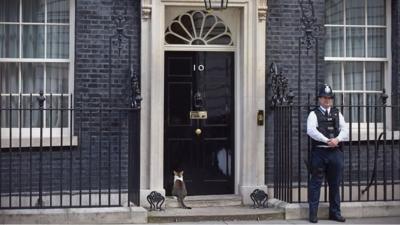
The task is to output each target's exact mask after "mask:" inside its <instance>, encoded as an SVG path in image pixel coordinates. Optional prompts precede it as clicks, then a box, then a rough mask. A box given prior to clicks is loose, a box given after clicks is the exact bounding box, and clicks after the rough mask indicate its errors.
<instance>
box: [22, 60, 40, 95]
mask: <svg viewBox="0 0 400 225" xmlns="http://www.w3.org/2000/svg"><path fill="white" fill-rule="evenodd" d="M21 77H22V80H21V83H22V93H25V94H29V93H39V91H41V90H43V85H44V80H43V77H44V70H43V64H42V63H22V64H21Z"/></svg>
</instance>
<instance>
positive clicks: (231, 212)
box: [148, 206, 284, 223]
mask: <svg viewBox="0 0 400 225" xmlns="http://www.w3.org/2000/svg"><path fill="white" fill-rule="evenodd" d="M282 219H284V210H283V209H273V208H267V209H253V208H251V207H250V206H227V207H200V208H192V209H181V208H170V209H166V210H163V211H152V212H149V213H148V222H149V223H175V222H198V221H234V220H253V221H257V220H282Z"/></svg>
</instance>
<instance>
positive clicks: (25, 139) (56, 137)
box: [0, 0, 77, 148]
mask: <svg viewBox="0 0 400 225" xmlns="http://www.w3.org/2000/svg"><path fill="white" fill-rule="evenodd" d="M18 1H20V2H19V21H18V22H0V24H13V25H19V56H18V58H0V62H10V63H18V64H19V65H18V68H19V69H18V73H19V74H18V75H19V81H20V82H19V85H20V86H21V63H28V62H31V63H43V65H45V63H68V94H65V95H64V96H68V106H69V107H72V106H73V102H72V105H71V100H70V96H71V93H74V62H75V0H69V23H68V24H67V23H48V22H47V1H48V0H44V1H45V18H44V22H40V23H37V22H23V21H22V1H23V0H18ZM25 24H26V25H45V26H44V27H45V28H44V29H45V30H44V32H45V34H46V33H47V25H65V26H69V58H68V59H53V58H47V35H45V36H44V37H45V39H44V43H45V44H44V58H22V25H25ZM43 80H44V89H46V66H44V79H43ZM19 90H21V87H20V88H19ZM44 91H45V90H44ZM0 94H1V96H2V97H4V96H5V97H7V96H9V95H10V94H9V93H0ZM44 94H45V95H46V94H47V93H44ZM48 94H50V93H48ZM12 96H20V94H19V93H18V94H12ZM22 96H29V94H22ZM32 96H33V99H34V100H36V97H37V96H39V94H37V93H35V94H32ZM53 96H54V97H55V96H61V94H53ZM46 98H47V99H49V95H47V96H46ZM68 111H69V112H65V113H67V114H68V125H67V127H65V128H52V129H50V128H46V127H43V136H42V137H43V143H42V144H43V146H49V145H50V136H52V137H53V138H52V142H53V143H52V146H60V145H61V142H63V144H62V145H63V146H67V145H70V144H71V142H72V145H77V138H76V137H72V140H71V138H70V132H71V129H70V128H71V127H70V124H71V123H70V121H69V119H70V118H71V116H70V110H68ZM44 121H46V113H44ZM20 122H21V121H19V123H20ZM73 126H74V121H72V130H73ZM61 129H62V131H61ZM10 132H11V139H10ZM61 133H63V138H62V141H61ZM50 134H51V135H50ZM1 135H2V136H1V146H0V147H1V148H9V147H10V143H11V147H12V148H17V147H20V146H21V147H27V146H31V143H30V142H32V146H33V147H37V146H39V145H40V142H39V139H40V128H36V127H35V128H32V129H30V128H21V135H20V128H11V130H10V128H1ZM20 136H21V137H20ZM31 139H32V140H31Z"/></svg>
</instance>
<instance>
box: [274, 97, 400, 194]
mask: <svg viewBox="0 0 400 225" xmlns="http://www.w3.org/2000/svg"><path fill="white" fill-rule="evenodd" d="M399 98H400V96H391V98H389V99H390V100H393V101H396V100H397V99H399ZM346 99H347V101H346ZM362 99H364V101H363V100H362ZM387 100H388V96H387V95H386V94H385V93H384V92H382V93H378V94H376V93H375V94H362V93H358V94H357V93H356V94H336V98H335V103H336V104H335V105H336V107H338V108H339V110H340V111H341V112H342V113H343V115H344V117H345V119H346V122H347V123H348V126H349V139H348V140H347V141H345V142H343V143H342V144H343V145H342V150H343V152H344V155H345V159H344V165H345V166H344V171H343V179H342V182H341V198H342V201H349V202H352V201H392V200H400V163H399V162H400V141H399V140H400V131H399V130H400V129H399V128H400V127H399V126H400V113H399V112H400V107H399V105H396V104H392V105H388V104H387ZM311 102H312V104H311ZM363 102H367V103H369V104H363ZM314 104H315V100H314V99H311V98H310V96H308V103H307V104H304V105H295V104H293V103H292V101H282V102H281V104H277V105H275V106H274V109H273V110H272V115H273V117H274V145H273V151H274V172H273V174H274V197H275V198H278V199H281V200H283V201H286V202H307V186H308V181H309V173H308V169H307V162H308V161H310V160H309V156H310V151H311V141H310V139H309V137H308V136H307V134H306V121H307V116H308V113H309V112H310V111H311V110H313V109H314V108H315V105H314ZM321 198H322V200H323V201H327V200H328V186H327V184H326V182H325V184H324V186H323V188H322V190H321Z"/></svg>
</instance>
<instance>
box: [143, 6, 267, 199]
mask: <svg viewBox="0 0 400 225" xmlns="http://www.w3.org/2000/svg"><path fill="white" fill-rule="evenodd" d="M266 4H267V3H266V0H230V1H229V8H235V9H238V10H239V12H240V13H239V14H240V25H239V26H240V30H238V29H233V30H237V31H236V32H235V33H236V34H233V36H235V35H236V37H237V38H234V40H235V39H236V40H237V43H235V48H233V49H232V48H230V49H231V50H230V51H235V138H234V139H235V193H236V194H240V195H242V199H243V203H245V204H250V203H251V199H250V197H249V195H250V193H251V192H252V191H253V190H254V189H256V188H258V189H262V190H264V191H267V187H266V185H265V182H264V181H265V180H264V176H265V169H264V167H265V155H264V154H265V146H264V143H265V127H264V126H257V111H258V110H264V111H265V79H266V77H265V76H266V73H265V42H266V38H265V31H266V21H265V20H266V10H267V5H266ZM167 7H185V8H186V7H192V8H193V9H201V8H204V1H203V0H142V24H141V25H142V30H141V87H142V96H143V102H142V111H141V133H140V141H141V143H140V147H141V166H140V169H141V172H140V173H141V180H140V182H141V191H140V197H141V199H140V201H141V205H143V206H146V205H148V203H147V200H146V196H147V195H148V194H149V193H150V192H151V191H158V192H160V193H162V194H163V195H165V190H164V189H163V185H164V181H163V169H164V164H163V160H164V52H165V50H187V51H195V50H200V49H201V50H202V51H205V50H206V49H207V51H210V50H211V51H221V50H223V51H227V50H228V48H226V47H225V48H222V47H221V48H219V47H214V48H212V47H211V48H193V46H187V47H182V46H179V47H178V46H175V47H173V46H168V47H165V46H164V31H165V29H166V27H165V24H166V22H165V20H166V9H167ZM229 8H228V9H227V10H229ZM217 13H218V12H217ZM217 13H216V14H217ZM238 16H239V15H238Z"/></svg>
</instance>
